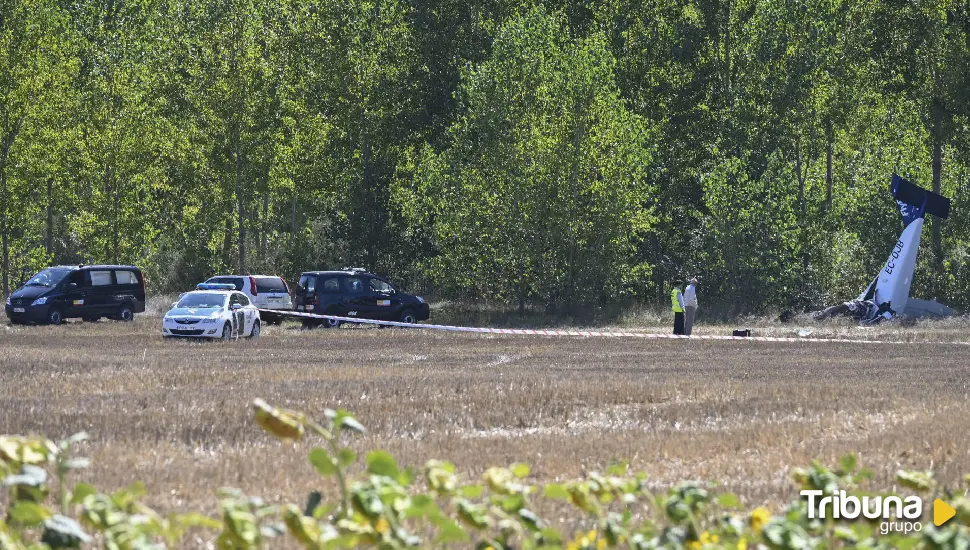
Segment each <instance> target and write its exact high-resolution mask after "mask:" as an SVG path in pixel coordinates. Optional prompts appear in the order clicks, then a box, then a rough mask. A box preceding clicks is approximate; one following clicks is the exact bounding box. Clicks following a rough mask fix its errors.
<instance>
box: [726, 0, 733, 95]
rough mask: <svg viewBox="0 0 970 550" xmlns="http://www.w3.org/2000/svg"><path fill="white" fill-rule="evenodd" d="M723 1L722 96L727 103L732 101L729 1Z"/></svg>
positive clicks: (730, 0)
mask: <svg viewBox="0 0 970 550" xmlns="http://www.w3.org/2000/svg"><path fill="white" fill-rule="evenodd" d="M732 1H733V0H725V2H724V75H723V78H724V97H725V99H726V100H727V105H731V104H733V103H734V101H733V99H732V98H731V2H732Z"/></svg>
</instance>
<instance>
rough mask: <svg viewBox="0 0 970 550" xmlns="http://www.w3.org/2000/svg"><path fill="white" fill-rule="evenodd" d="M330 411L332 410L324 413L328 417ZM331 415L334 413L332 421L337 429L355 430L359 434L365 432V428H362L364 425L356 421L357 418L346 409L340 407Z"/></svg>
mask: <svg viewBox="0 0 970 550" xmlns="http://www.w3.org/2000/svg"><path fill="white" fill-rule="evenodd" d="M331 412H332V411H327V413H326V414H327V416H328V417H329V416H330V413H331ZM333 415H334V416H333V423H334V425H335V426H336V427H337V428H338V429H341V430H345V431H350V432H357V433H359V434H365V433H367V429H366V428H364V425H363V424H361V423H360V422H358V421H357V419H356V418H354V417H353V416H352V415H351V414H350V413H349V412H347V411H346V410H344V409H340V410H338V411H337V412H335V413H333Z"/></svg>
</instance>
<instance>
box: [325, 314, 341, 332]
mask: <svg viewBox="0 0 970 550" xmlns="http://www.w3.org/2000/svg"><path fill="white" fill-rule="evenodd" d="M324 315H337V312H336V311H328V312H326V313H324ZM321 322H322V323H323V328H340V325H342V324H343V321H339V320H337V319H321Z"/></svg>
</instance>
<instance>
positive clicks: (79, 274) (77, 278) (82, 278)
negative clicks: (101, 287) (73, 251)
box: [67, 271, 90, 288]
mask: <svg viewBox="0 0 970 550" xmlns="http://www.w3.org/2000/svg"><path fill="white" fill-rule="evenodd" d="M87 275H88V272H87V271H75V272H74V273H71V276H70V278H69V279H68V280H67V284H71V283H74V284H76V285H77V286H78V288H80V287H84V286H90V283H89V282H88V276H87Z"/></svg>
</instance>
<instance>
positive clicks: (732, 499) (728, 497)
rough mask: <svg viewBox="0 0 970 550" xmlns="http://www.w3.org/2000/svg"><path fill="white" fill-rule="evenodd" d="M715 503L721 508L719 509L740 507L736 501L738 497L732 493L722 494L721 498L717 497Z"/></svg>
mask: <svg viewBox="0 0 970 550" xmlns="http://www.w3.org/2000/svg"><path fill="white" fill-rule="evenodd" d="M717 503H718V505H720V506H721V508H729V509H733V508H737V507H738V506H740V505H741V502H740V501H739V500H738V495H736V494H734V493H724V494H722V495H721V496H719V497H717Z"/></svg>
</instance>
